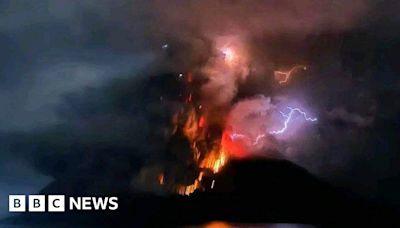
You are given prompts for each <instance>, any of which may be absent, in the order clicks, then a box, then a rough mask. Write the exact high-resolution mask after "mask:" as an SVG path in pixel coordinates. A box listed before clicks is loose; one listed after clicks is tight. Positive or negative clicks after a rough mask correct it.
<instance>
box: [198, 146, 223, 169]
mask: <svg viewBox="0 0 400 228" xmlns="http://www.w3.org/2000/svg"><path fill="white" fill-rule="evenodd" d="M227 160H228V156H227V153H226V152H225V151H223V150H222V149H219V150H215V151H211V152H209V153H208V154H207V156H206V158H205V159H204V160H202V161H201V163H200V168H205V169H210V170H212V171H213V172H214V173H218V172H219V171H220V170H221V168H222V167H223V166H224V165H225V164H226V162H227Z"/></svg>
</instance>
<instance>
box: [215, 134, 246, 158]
mask: <svg viewBox="0 0 400 228" xmlns="http://www.w3.org/2000/svg"><path fill="white" fill-rule="evenodd" d="M231 135H232V127H227V128H226V129H225V130H224V133H223V134H222V139H221V147H222V148H223V150H224V151H227V152H228V153H229V156H230V157H234V158H244V157H246V156H247V155H248V150H247V148H246V146H245V145H246V144H245V142H244V141H243V140H233V139H232V137H231Z"/></svg>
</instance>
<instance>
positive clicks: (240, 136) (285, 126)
mask: <svg viewBox="0 0 400 228" xmlns="http://www.w3.org/2000/svg"><path fill="white" fill-rule="evenodd" d="M287 108H288V109H289V110H290V112H289V113H288V114H286V113H284V112H282V111H280V113H281V115H282V116H283V117H284V118H285V121H284V122H283V127H282V128H281V129H279V130H275V131H270V132H269V134H271V135H280V134H282V133H284V132H285V131H286V130H287V129H288V127H289V123H290V121H291V120H292V119H293V118H292V117H293V115H294V114H295V113H299V114H300V115H302V116H303V117H304V120H306V121H310V122H315V121H317V118H311V117H308V116H307V113H306V112H304V111H303V110H301V109H300V108H292V107H287ZM266 136H267V134H259V135H257V137H256V138H255V139H254V140H252V139H251V138H250V137H249V136H247V135H244V134H239V133H232V134H231V135H230V138H231V140H232V141H234V140H236V139H248V140H250V141H252V144H253V145H257V144H258V143H259V141H260V140H261V139H262V138H264V137H266Z"/></svg>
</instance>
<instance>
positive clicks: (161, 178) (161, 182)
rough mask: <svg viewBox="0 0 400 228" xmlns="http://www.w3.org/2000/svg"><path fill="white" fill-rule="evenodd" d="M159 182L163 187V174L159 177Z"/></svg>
mask: <svg viewBox="0 0 400 228" xmlns="http://www.w3.org/2000/svg"><path fill="white" fill-rule="evenodd" d="M158 182H159V183H160V185H163V184H164V174H163V173H161V174H160V175H159V176H158Z"/></svg>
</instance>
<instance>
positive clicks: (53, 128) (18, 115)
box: [0, 0, 400, 216]
mask: <svg viewBox="0 0 400 228" xmlns="http://www.w3.org/2000/svg"><path fill="white" fill-rule="evenodd" d="M335 2H336V3H335V4H334V3H331V1H305V0H304V1H279V2H278V1H253V2H250V1H203V2H202V3H196V1H177V0H176V1H139V0H134V1H128V0H98V1H91V0H84V1H69V0H56V1H52V0H42V1H27V0H0V205H2V206H3V205H7V204H6V203H4V202H2V201H3V200H1V199H7V195H8V194H11V193H27V194H29V193H34V192H37V191H39V190H40V189H41V188H43V187H44V186H46V185H47V184H48V183H49V182H50V181H51V180H54V179H56V180H57V179H63V178H66V177H70V176H74V175H76V174H77V172H82V171H84V172H83V173H85V174H87V175H83V176H87V178H89V179H90V178H94V179H96V177H97V176H100V177H110V178H111V177H112V178H114V177H115V176H118V174H119V172H121V173H125V172H132V174H131V175H127V178H128V179H129V178H132V179H134V180H135V181H139V182H140V178H141V175H145V174H143V172H145V171H143V170H142V172H140V171H138V170H140V168H141V167H142V166H143V167H148V166H151V167H152V166H153V165H154V164H158V163H154V164H153V163H152V161H153V160H154V159H155V160H160V159H161V160H162V158H163V155H162V151H164V150H163V148H164V146H165V140H166V139H165V138H163V136H164V135H165V134H164V133H165V132H164V131H165V130H166V129H167V128H168V124H169V118H170V114H171V113H172V112H173V111H174V109H175V108H176V107H177V106H178V105H179V104H177V101H178V97H177V96H178V93H179V92H178V91H179V85H178V84H179V83H177V82H176V80H175V79H165V78H164V77H168V76H159V75H163V74H162V73H177V72H178V71H180V70H182V69H185V67H186V65H187V63H182V60H187V61H189V62H190V61H191V60H192V59H196V58H198V57H199V55H200V56H201V54H199V53H200V52H203V48H204V46H207V45H208V44H203V42H204V43H207V42H208V41H209V40H210V39H212V37H213V36H215V35H218V34H224V33H228V34H229V33H235V34H239V35H244V36H246V37H247V38H248V40H251V41H252V44H251V45H250V46H251V47H252V50H254V56H257V59H256V60H255V62H257V64H260V62H263V61H264V60H266V61H269V62H268V63H266V65H271V66H277V67H279V66H286V65H292V64H294V63H297V62H298V61H300V62H305V63H307V64H308V65H310V70H309V72H308V76H307V77H306V79H304V80H299V81H296V84H295V85H294V86H292V87H289V88H287V89H285V90H284V91H282V92H280V93H277V94H274V95H276V96H283V97H285V96H297V97H300V98H301V99H303V98H304V99H305V100H307V102H308V103H311V104H312V106H313V107H314V108H315V110H317V113H318V117H319V119H320V122H319V123H318V125H317V127H316V128H314V129H311V130H310V132H311V136H312V137H308V136H304V137H303V136H302V137H299V138H297V139H295V140H294V141H293V142H291V143H292V144H291V145H293V144H294V145H297V146H296V148H294V147H293V146H291V145H287V147H286V151H288V153H299V155H296V154H295V155H293V156H291V155H290V156H289V158H291V159H292V160H293V161H295V162H296V163H297V164H299V165H301V166H304V167H306V168H307V169H308V170H310V171H311V172H312V173H314V174H316V175H318V176H320V177H323V178H326V179H327V180H329V181H331V183H333V184H335V185H337V186H339V187H342V188H345V189H352V190H353V191H354V192H356V193H358V194H361V195H363V196H367V197H369V198H370V199H374V200H379V201H382V202H385V203H393V204H400V194H399V192H400V184H399V183H400V154H399V152H398V151H400V150H399V145H398V139H399V138H400V137H399V136H400V134H399V132H400V131H399V130H400V116H399V115H400V102H399V101H398V97H399V95H400V81H399V77H398V74H399V73H400V70H399V66H398V65H397V61H396V60H397V59H398V58H397V53H398V52H399V51H400V45H399V43H398V41H399V38H400V34H399V30H398V28H399V25H400V18H399V16H398V14H397V12H398V11H399V10H400V6H399V4H398V3H397V1H362V0H360V1H351V3H349V1H344V0H343V1H335ZM255 9H257V10H259V11H256V10H255ZM165 42H168V43H169V44H170V48H171V53H169V52H168V53H166V52H165V51H164V50H162V49H161V46H162V45H163V44H164V43H165ZM168 51H169V50H168ZM193 62H196V61H193ZM191 63H192V62H191ZM166 69H168V70H171V69H172V70H171V71H172V72H168V71H167V70H166ZM265 73H266V72H265ZM266 74H267V73H266ZM149 76H153V77H149ZM170 77H174V76H173V74H172V75H171V76H170ZM175 89H176V90H175ZM243 90H246V88H243ZM252 90H256V89H254V87H252ZM260 91H263V89H260ZM245 93H246V92H245ZM161 96H162V97H165V101H164V103H160V97H161ZM296 151H297V152H296ZM146 165H147V166H146ZM93 166H94V167H97V166H100V167H102V166H105V167H107V169H106V170H111V171H109V172H106V173H100V174H99V173H91V172H92V170H91V169H92V168H91V167H93ZM135 166H136V167H135ZM137 173H139V174H137ZM138 179H139V180H138ZM111 183H113V182H112V181H107V180H102V182H101V183H96V184H98V185H100V186H102V187H103V188H104V189H107V185H111ZM122 187H125V186H122ZM0 210H1V211H0V216H4V215H5V210H6V208H0Z"/></svg>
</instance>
